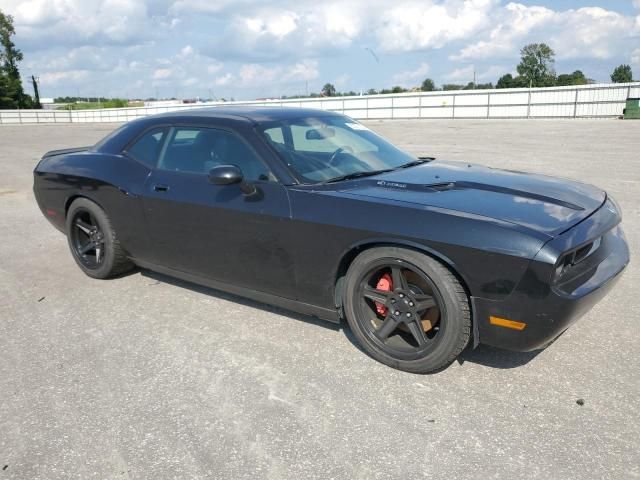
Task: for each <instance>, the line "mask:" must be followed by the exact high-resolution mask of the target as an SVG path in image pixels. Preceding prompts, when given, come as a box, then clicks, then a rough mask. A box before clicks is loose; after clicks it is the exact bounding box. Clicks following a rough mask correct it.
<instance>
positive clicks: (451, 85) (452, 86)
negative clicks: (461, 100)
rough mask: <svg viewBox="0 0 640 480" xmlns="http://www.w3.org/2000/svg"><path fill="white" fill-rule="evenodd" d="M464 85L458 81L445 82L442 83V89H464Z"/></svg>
mask: <svg viewBox="0 0 640 480" xmlns="http://www.w3.org/2000/svg"><path fill="white" fill-rule="evenodd" d="M463 88H464V87H463V85H458V84H456V83H445V84H444V85H442V90H462V89H463Z"/></svg>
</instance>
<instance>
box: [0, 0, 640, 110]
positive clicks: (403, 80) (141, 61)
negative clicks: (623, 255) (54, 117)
mask: <svg viewBox="0 0 640 480" xmlns="http://www.w3.org/2000/svg"><path fill="white" fill-rule="evenodd" d="M0 10H2V11H3V12H4V13H8V14H10V15H12V16H13V17H14V21H15V28H16V36H15V39H14V41H15V43H16V45H17V47H18V48H20V49H21V50H22V52H23V54H24V61H23V62H22V64H21V72H22V75H23V77H27V76H30V75H32V74H33V75H36V76H37V77H39V79H40V94H41V96H42V97H56V96H64V95H70V96H75V95H78V94H79V95H81V96H98V95H100V96H106V97H126V98H148V97H160V98H169V97H174V96H175V97H179V98H196V97H200V98H209V97H212V98H226V99H229V98H234V99H237V100H241V99H243V100H244V99H253V98H276V97H279V96H282V95H300V94H305V93H306V92H307V91H310V92H318V91H320V90H321V88H322V86H323V85H324V84H325V83H327V82H330V83H332V84H334V85H335V86H336V88H337V89H338V90H340V91H348V90H353V91H356V92H360V91H361V90H364V91H366V90H368V89H369V88H376V89H380V88H383V87H392V86H395V85H400V86H403V87H412V86H418V85H420V84H421V82H422V80H423V79H424V78H426V77H430V78H432V79H433V80H434V81H435V82H436V84H437V85H442V84H443V83H460V84H466V83H468V82H469V81H471V80H472V79H473V75H474V72H475V75H476V80H477V81H478V82H493V83H494V84H495V82H496V80H497V79H498V78H499V77H500V76H501V75H503V74H505V73H515V68H516V65H517V64H518V61H519V50H520V48H521V47H522V46H524V45H526V44H527V43H532V42H545V43H547V44H549V45H550V46H551V47H552V48H553V49H554V51H555V52H556V65H555V67H556V72H557V73H570V72H573V71H574V70H576V69H580V70H582V71H583V72H584V73H585V75H586V76H587V77H589V78H592V79H595V80H597V81H602V82H605V81H608V80H609V75H610V74H611V72H612V71H613V69H614V67H616V66H617V65H619V64H622V63H626V64H630V65H631V66H632V68H633V70H634V75H635V77H636V78H638V77H640V0H611V1H599V2H597V1H580V0H555V1H551V0H520V1H517V2H506V1H500V0H420V1H417V0H393V1H390V0H322V1H318V0H311V1H309V0H271V1H255V0H254V1H251V0H21V1H20V0H0ZM26 87H27V88H26V90H27V91H28V92H30V90H31V87H30V85H26Z"/></svg>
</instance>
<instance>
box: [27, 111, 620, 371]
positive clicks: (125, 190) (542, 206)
mask: <svg viewBox="0 0 640 480" xmlns="http://www.w3.org/2000/svg"><path fill="white" fill-rule="evenodd" d="M34 192H35V196H36V198H37V201H38V204H39V206H40V208H41V210H42V212H43V213H44V215H45V216H46V217H47V219H48V220H49V221H50V222H51V223H52V224H53V225H54V226H55V227H57V228H58V229H59V230H61V231H62V232H64V233H65V234H66V235H67V238H68V242H69V247H70V249H71V253H72V255H73V258H74V259H75V261H76V262H77V264H78V265H79V267H80V268H81V269H82V270H83V271H84V272H85V273H86V274H87V275H89V276H90V277H93V278H108V277H112V276H114V275H119V274H122V273H123V272H126V271H128V270H130V269H131V268H133V267H134V266H135V265H137V266H140V267H142V268H146V269H151V270H154V271H157V272H161V273H164V274H167V275H171V276H174V277H179V278H181V279H185V280H188V281H191V282H195V283H199V284H202V285H207V286H210V287H213V288H216V289H220V290H224V291H227V292H231V293H234V294H238V295H242V296H246V297H250V298H252V299H255V300H258V301H262V302H266V303H271V304H275V305H279V306H282V307H285V308H289V309H292V310H296V311H298V312H302V313H306V314H311V315H315V316H317V317H320V318H323V319H326V320H329V321H332V322H340V321H341V320H342V319H346V320H347V322H348V323H349V326H350V327H351V330H352V331H353V333H354V335H355V337H356V338H357V340H358V341H359V342H360V344H361V345H362V347H363V348H364V349H365V350H366V351H367V352H368V353H369V354H370V355H371V356H372V357H374V358H375V359H377V360H379V361H381V362H383V363H385V364H387V365H390V366H392V367H395V368H398V369H402V370H406V371H410V372H429V371H434V370H437V369H440V368H442V367H444V366H446V365H448V364H449V363H450V362H451V361H453V359H455V358H456V356H457V355H458V354H459V353H460V352H461V351H462V350H463V349H464V348H465V347H466V346H467V345H468V344H471V345H472V346H476V345H478V343H483V344H489V345H494V346H498V347H504V348H508V349H513V350H532V349H538V348H542V347H544V346H545V345H547V344H548V343H550V342H551V341H552V340H554V339H555V338H556V337H557V336H558V335H559V334H560V333H562V332H563V331H564V330H565V329H566V328H567V327H568V326H569V325H570V324H571V322H573V321H574V320H575V319H577V318H578V317H579V316H580V315H582V314H583V313H585V312H586V311H587V310H588V309H589V308H590V307H591V306H593V305H594V304H595V303H596V302H597V301H598V300H599V299H601V298H602V297H603V296H604V295H605V293H606V292H607V291H608V290H609V289H610V288H611V286H612V285H613V284H614V281H615V280H616V279H617V278H619V277H620V275H619V274H620V273H621V272H622V270H623V269H624V268H625V266H626V265H627V263H628V261H629V250H628V247H627V243H626V240H625V237H624V235H623V233H622V229H621V227H620V220H621V216H620V209H619V207H618V205H617V204H616V202H615V201H614V200H613V199H612V198H611V197H610V196H607V194H606V193H605V192H603V191H602V190H600V189H598V188H595V187H592V186H589V185H585V184H582V183H577V182H574V181H569V180H565V179H557V178H552V177H545V176H541V175H529V174H524V173H518V172H511V171H503V170H496V169H492V168H486V167H482V166H478V165H473V164H468V163H459V162H448V161H440V160H435V159H432V158H416V157H413V156H411V155H409V154H407V153H405V152H403V151H401V150H399V149H398V148H396V147H395V146H393V145H391V144H390V143H389V142H387V141H386V140H384V139H383V138H381V137H380V136H378V135H377V134H375V133H374V132H372V131H371V130H369V129H368V128H367V127H366V126H364V125H362V124H360V123H358V122H357V121H355V120H352V119H350V118H348V117H345V116H343V115H339V114H336V113H331V112H324V111H318V110H310V109H298V108H242V107H235V108H234V107H229V108H226V107H225V108H222V107H221V108H206V109H197V110H191V111H181V112H175V113H169V114H163V115H157V116H152V117H147V118H143V119H140V120H136V121H133V122H130V123H128V124H126V125H124V126H122V127H121V128H119V129H118V130H116V131H115V132H113V133H112V134H110V135H109V136H108V137H106V138H105V139H104V140H102V141H100V142H99V143H98V144H97V145H95V146H93V147H88V148H74V149H69V150H57V151H52V152H49V153H47V154H45V155H44V157H43V158H42V160H41V161H40V163H39V164H38V166H37V167H36V169H35V172H34ZM229 320H231V319H229ZM328 348H330V347H328Z"/></svg>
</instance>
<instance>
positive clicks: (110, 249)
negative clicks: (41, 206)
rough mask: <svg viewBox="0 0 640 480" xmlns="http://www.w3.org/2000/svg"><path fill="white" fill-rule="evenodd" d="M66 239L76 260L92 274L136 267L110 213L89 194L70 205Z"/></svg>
mask: <svg viewBox="0 0 640 480" xmlns="http://www.w3.org/2000/svg"><path fill="white" fill-rule="evenodd" d="M67 240H68V242H69V248H70V250H71V254H72V255H73V258H74V260H75V261H76V263H77V264H78V266H79V267H80V269H81V270H82V271H83V272H84V273H86V274H87V275H89V276H90V277H93V278H100V279H104V278H109V277H113V276H115V275H119V274H121V273H124V272H126V271H128V270H130V269H131V268H133V264H132V263H131V262H130V261H129V260H128V258H127V256H126V253H125V251H124V250H123V248H122V247H121V246H120V242H119V241H118V237H117V235H116V232H115V230H114V229H113V227H112V226H111V222H110V221H109V217H108V216H107V214H106V213H105V212H104V210H102V208H100V207H99V206H98V205H96V204H95V203H94V202H92V201H90V200H88V199H86V198H78V199H76V200H74V202H73V203H72V204H71V206H70V207H69V210H68V212H67Z"/></svg>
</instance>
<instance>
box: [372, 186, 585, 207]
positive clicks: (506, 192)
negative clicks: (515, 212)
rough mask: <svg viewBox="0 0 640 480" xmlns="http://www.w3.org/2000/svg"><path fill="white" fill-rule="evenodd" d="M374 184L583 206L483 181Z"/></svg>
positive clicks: (412, 189) (395, 187) (566, 205)
mask: <svg viewBox="0 0 640 480" xmlns="http://www.w3.org/2000/svg"><path fill="white" fill-rule="evenodd" d="M375 185H376V186H377V187H379V188H390V189H394V190H396V189H397V190H408V191H414V192H416V191H423V192H434V193H435V192H446V191H449V190H469V189H473V190H481V191H486V192H492V193H502V194H504V195H509V196H512V197H520V198H524V199H528V200H535V201H539V202H543V203H547V204H551V205H557V206H559V207H564V208H568V209H571V210H575V211H582V210H584V208H583V207H581V206H579V205H576V204H574V203H571V202H567V201H564V200H560V199H558V198H553V197H549V196H546V195H541V194H538V193H533V192H526V191H524V190H518V189H515V188H509V187H502V186H498V185H488V184H485V183H476V182H466V181H459V182H439V183H429V184H417V183H403V182H391V181H387V180H377V181H375Z"/></svg>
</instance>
